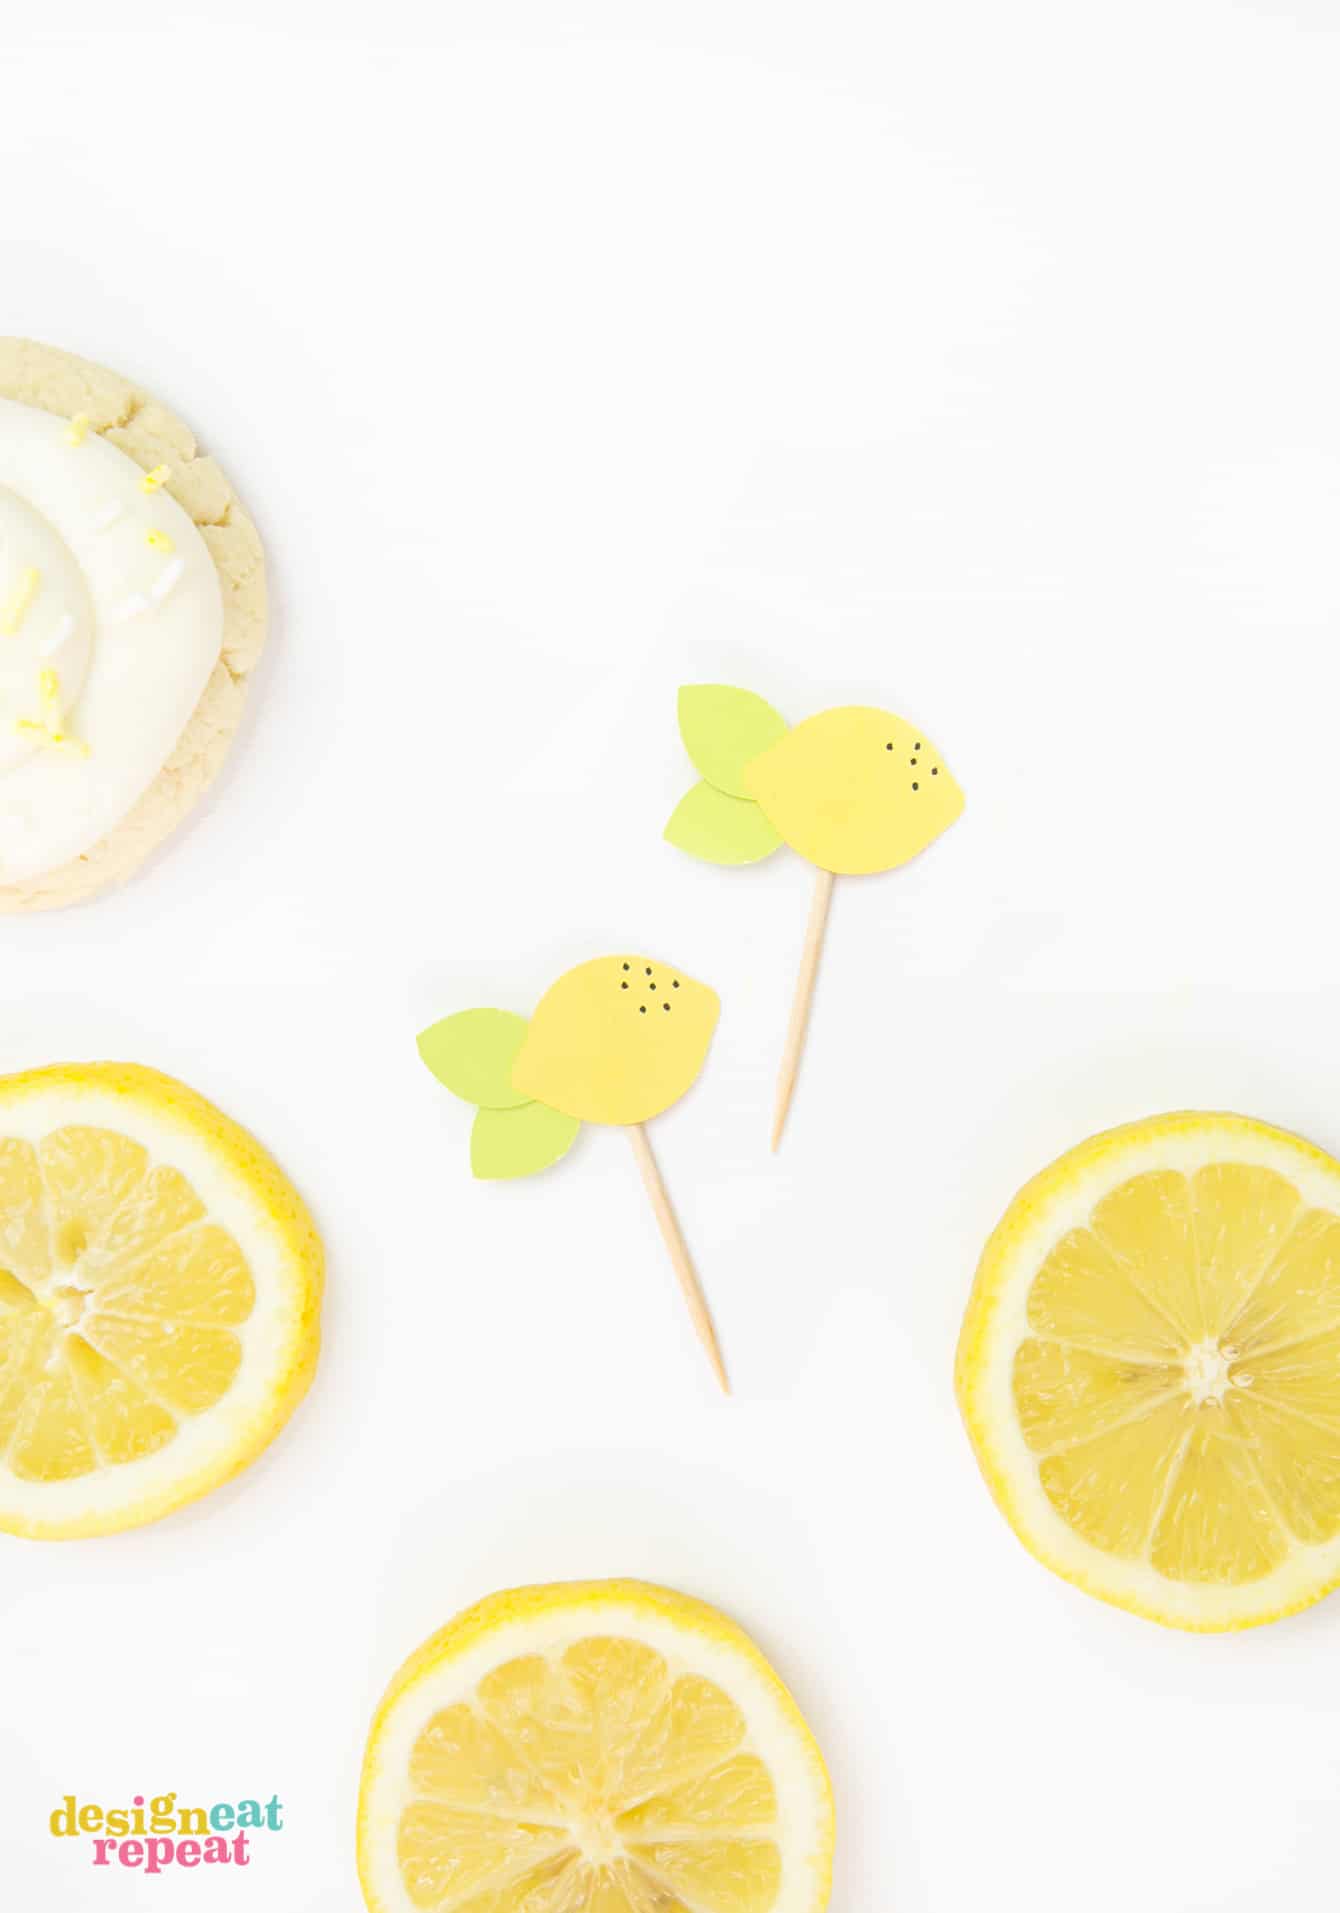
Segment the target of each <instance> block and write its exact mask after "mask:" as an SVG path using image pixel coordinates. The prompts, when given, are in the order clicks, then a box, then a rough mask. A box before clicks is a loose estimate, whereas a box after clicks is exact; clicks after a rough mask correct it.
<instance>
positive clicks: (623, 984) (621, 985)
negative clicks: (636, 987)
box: [619, 983, 628, 990]
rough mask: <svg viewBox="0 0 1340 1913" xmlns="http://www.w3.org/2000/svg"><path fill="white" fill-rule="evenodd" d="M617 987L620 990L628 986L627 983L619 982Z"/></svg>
mask: <svg viewBox="0 0 1340 1913" xmlns="http://www.w3.org/2000/svg"><path fill="white" fill-rule="evenodd" d="M619 988H620V989H621V990H626V989H627V988H628V985H627V984H626V983H621V984H620V985H619Z"/></svg>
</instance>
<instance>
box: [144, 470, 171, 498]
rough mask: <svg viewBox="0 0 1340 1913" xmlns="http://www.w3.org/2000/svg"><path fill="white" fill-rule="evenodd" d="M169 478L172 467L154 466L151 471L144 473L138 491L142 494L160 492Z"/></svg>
mask: <svg viewBox="0 0 1340 1913" xmlns="http://www.w3.org/2000/svg"><path fill="white" fill-rule="evenodd" d="M171 476H172V467H171V466H170V465H155V466H154V468H153V470H152V471H151V472H146V473H145V474H144V477H143V478H142V479H141V480H140V490H141V491H142V492H161V491H162V489H163V487H164V485H166V484H167V482H168V480H169V479H170V478H171Z"/></svg>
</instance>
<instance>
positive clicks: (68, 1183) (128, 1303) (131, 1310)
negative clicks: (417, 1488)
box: [0, 1063, 322, 1539]
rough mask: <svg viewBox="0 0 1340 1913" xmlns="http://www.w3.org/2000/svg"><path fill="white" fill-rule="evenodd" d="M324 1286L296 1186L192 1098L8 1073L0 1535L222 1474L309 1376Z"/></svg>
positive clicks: (73, 1519)
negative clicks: (4, 1531)
mask: <svg viewBox="0 0 1340 1913" xmlns="http://www.w3.org/2000/svg"><path fill="white" fill-rule="evenodd" d="M321 1280H322V1260H321V1249H320V1243H319V1240H318V1238H317V1234H316V1230H315V1227H314V1226H313V1224H312V1221H311V1218H310V1216H309V1215H308V1213H307V1211H306V1209H305V1208H304V1206H303V1204H302V1201H301V1199H300V1198H299V1196H298V1194H297V1192H296V1190H294V1189H293V1187H292V1185H291V1184H290V1183H289V1182H288V1181H287V1179H286V1178H285V1177H284V1176H283V1175H282V1173H281V1172H280V1170H279V1169H278V1168H277V1167H276V1165H275V1164H274V1163H273V1162H272V1161H271V1159H270V1158H269V1156H267V1155H266V1154H265V1152H264V1151H263V1150H262V1149H261V1148H260V1146H259V1145H258V1144H257V1143H256V1142H255V1141H254V1140H253V1139H252V1138H251V1137H250V1136H249V1135H248V1134H247V1133H246V1131H245V1130H243V1129H240V1128H239V1127H238V1126H237V1125H236V1124H235V1123H233V1122H231V1121H230V1120H229V1119H228V1118H227V1117H226V1116H224V1115H222V1114H221V1113H220V1111H218V1110H217V1109H215V1108H213V1106H212V1105H211V1104H209V1103H207V1102H206V1101H205V1100H204V1098H203V1097H200V1096H197V1095H196V1094H195V1093H194V1091H192V1090H189V1089H187V1088H185V1086H184V1085H183V1084H181V1083H178V1082H174V1081H173V1080H172V1079H171V1078H170V1077H167V1076H161V1075H159V1074H158V1073H157V1072H156V1071H153V1070H148V1069H141V1068H138V1067H136V1066H134V1065H130V1064H110V1063H93V1064H71V1065H60V1066H57V1067H54V1068H50V1069H39V1070H32V1071H29V1072H27V1073H26V1074H24V1075H20V1076H9V1077H5V1078H0V1529H7V1530H8V1531H10V1532H11V1533H16V1534H21V1535H27V1536H30V1537H35V1538H40V1539H63V1538H67V1537H73V1536H80V1535H94V1534H105V1533H111V1532H113V1531H115V1530H118V1529H122V1528H128V1527H133V1526H137V1525H138V1524H140V1523H142V1522H146V1521H151V1520H154V1519H156V1518H157V1517H158V1516H160V1515H163V1514H166V1513H168V1512H169V1511H170V1510H172V1509H173V1508H177V1507H180V1506H181V1505H182V1504H183V1503H184V1502H187V1501H190V1500H193V1499H194V1498H195V1497H196V1496H198V1495H201V1494H204V1493H205V1492H206V1491H207V1490H208V1489H210V1488H213V1487H216V1486H217V1485H218V1484H219V1483H220V1482H222V1481H224V1480H226V1479H227V1478H228V1477H229V1476H230V1475H233V1474H235V1473H236V1472H237V1471H238V1470H239V1469H240V1468H242V1467H243V1466H245V1464H246V1463H247V1462H248V1461H250V1460H252V1459H253V1457H254V1456H255V1455H256V1454H257V1453H258V1452H259V1450H260V1449H261V1448H262V1447H264V1446H265V1444H266V1443H267V1442H268V1441H269V1440H270V1438H271V1437H272V1436H273V1435H274V1434H275V1433H276V1432H277V1431H278V1429H279V1427H280V1426H281V1425H282V1423H283V1422H284V1421H285V1420H286V1419H287V1417H288V1415H289V1414H290V1413H291V1411H292V1409H293V1408H294V1406H295V1405H296V1403H297V1402H298V1400H299V1399H300V1397H301V1396H302V1394H303V1393H304V1391H305V1389H306V1387H307V1384H308V1382H309V1381H310V1379H311V1375H312V1371H313V1368H314V1367H315V1363H316V1355H317V1347H318V1340H319V1334H318V1312H319V1307H320V1297H321Z"/></svg>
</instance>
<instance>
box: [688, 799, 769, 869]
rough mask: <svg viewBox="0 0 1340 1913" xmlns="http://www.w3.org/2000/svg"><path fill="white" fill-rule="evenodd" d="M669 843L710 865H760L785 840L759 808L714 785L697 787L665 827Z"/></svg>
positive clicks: (747, 800)
mask: <svg viewBox="0 0 1340 1913" xmlns="http://www.w3.org/2000/svg"><path fill="white" fill-rule="evenodd" d="M665 840H666V842H667V843H670V844H673V845H674V846H675V848H676V849H677V850H687V851H688V853H689V855H690V857H702V858H703V859H704V860H705V861H706V862H707V863H710V864H756V863H758V862H760V861H761V860H762V859H763V858H764V857H770V856H771V855H772V853H773V851H774V850H776V849H777V847H778V845H779V844H780V843H781V841H782V840H781V838H780V837H779V836H778V835H777V832H776V831H775V830H774V829H773V827H772V825H771V824H770V823H769V822H768V820H767V818H766V817H765V816H764V815H763V812H762V811H761V810H760V809H759V807H758V805H757V804H755V803H751V802H750V800H749V799H748V798H747V797H727V796H725V794H724V793H723V792H721V791H719V790H714V789H713V788H712V786H711V785H710V784H706V783H703V784H695V785H694V787H693V789H692V790H691V791H690V792H689V793H688V795H687V797H684V798H683V799H681V801H680V803H679V805H678V807H677V808H676V810H675V813H674V815H673V816H672V817H671V819H670V822H669V823H668V824H667V825H666V827H665Z"/></svg>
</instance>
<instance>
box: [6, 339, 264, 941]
mask: <svg viewBox="0 0 1340 1913" xmlns="http://www.w3.org/2000/svg"><path fill="white" fill-rule="evenodd" d="M264 638H265V563H264V558H263V555H262V552H261V546H260V540H259V538H258V537H257V534H256V530H255V527H254V526H253V525H252V523H251V521H250V519H249V518H248V517H247V516H246V513H245V512H244V511H243V510H242V508H241V506H240V505H239V504H238V502H237V499H236V498H235V496H234V494H233V491H232V488H231V486H230V485H229V484H228V481H227V480H226V479H225V477H224V476H223V474H222V472H221V471H220V470H219V468H218V466H217V465H216V464H215V463H214V461H213V460H212V459H210V458H206V457H203V456H201V455H200V454H199V452H198V451H197V449H196V443H195V439H194V438H193V436H192V435H191V433H190V432H189V431H188V429H187V428H186V426H184V425H183V424H182V423H181V422H180V421H179V420H178V419H176V418H174V417H173V415H172V414H171V413H170V412H168V411H166V410H165V409H164V407H163V406H161V405H160V404H158V402H157V401H156V400H154V399H152V398H150V397H149V396H148V395H147V394H146V393H144V392H142V391H140V390H139V389H138V388H137V387H136V386H134V385H133V384H131V382H130V381H129V380H127V379H123V378H121V377H119V376H118V375H117V374H116V373H114V372H108V371H106V370H104V369H103V368H102V367H101V366H96V365H91V364H89V363H88V362H87V361H85V360H83V359H79V358H76V357H75V356H74V355H73V354H71V353H68V352H61V351H58V350H57V349H56V348H55V347H53V346H47V345H39V344H35V343H33V342H32V341H30V340H25V339H0V911H7V912H12V911H18V910H41V909H51V908H55V907H58V906H60V905H62V904H68V903H75V902H79V901H81V900H82V899H84V898H87V897H90V896H92V895H94V894H95V893H96V892H97V891H99V890H103V889H106V888H107V887H108V886H110V885H113V884H117V883H120V882H122V881H123V880H124V879H125V878H126V877H128V876H130V875H131V873H132V872H133V871H134V870H135V869H136V868H137V867H138V866H139V865H140V864H141V863H142V862H143V861H144V859H145V858H146V857H147V856H148V855H149V854H150V852H151V851H153V850H154V849H156V848H157V846H158V845H159V844H160V843H161V842H162V841H163V839H164V838H166V837H167V836H168V835H169V834H170V833H171V832H172V831H173V830H174V829H175V828H176V826H177V825H178V824H179V823H180V822H181V821H182V819H183V818H184V817H185V816H186V814H187V812H188V811H189V810H190V809H191V808H192V806H193V805H194V804H195V802H196V801H197V799H198V798H199V797H200V796H201V794H202V793H203V791H204V790H205V788H206V786H207V785H208V784H209V782H210V779H211V778H212V777H213V776H214V773H215V772H216V771H217V770H218V768H219V766H220V765H221V764H222V762H223V759H224V757H225V756H226V754H227V750H228V745H229V743H230V741H231V739H232V735H233V732H234V730H235V729H236V727H237V722H238V719H239V717H240V715H241V710H242V704H243V701H244V698H245V695H246V688H247V681H248V679H249V677H250V674H251V671H252V669H253V667H254V666H255V663H256V660H257V658H258V657H259V655H260V651H261V646H262V644H263V642H264Z"/></svg>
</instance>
